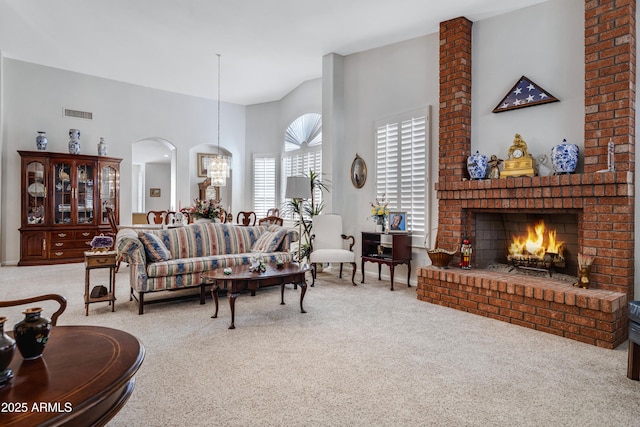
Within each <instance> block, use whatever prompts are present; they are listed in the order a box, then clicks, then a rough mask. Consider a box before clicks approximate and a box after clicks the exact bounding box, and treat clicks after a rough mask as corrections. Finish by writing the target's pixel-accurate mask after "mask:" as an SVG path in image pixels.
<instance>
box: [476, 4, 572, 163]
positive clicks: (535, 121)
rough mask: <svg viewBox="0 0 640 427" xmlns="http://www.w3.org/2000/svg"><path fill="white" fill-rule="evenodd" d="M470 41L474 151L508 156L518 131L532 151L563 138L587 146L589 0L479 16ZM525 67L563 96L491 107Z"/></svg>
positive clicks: (542, 149)
mask: <svg viewBox="0 0 640 427" xmlns="http://www.w3.org/2000/svg"><path fill="white" fill-rule="evenodd" d="M472 42H473V51H472V55H473V56H472V76H473V77H472V79H473V82H472V99H471V106H472V114H471V116H472V119H471V121H472V131H471V148H472V152H475V151H476V150H479V151H480V152H481V153H483V154H485V155H487V156H490V155H492V154H496V155H498V157H500V158H502V159H504V158H506V157H507V150H508V148H509V146H510V145H511V143H512V142H513V137H514V135H515V134H516V133H519V134H521V135H522V138H523V139H524V140H525V141H526V142H527V145H528V148H529V151H530V152H531V153H532V154H533V155H534V157H537V156H538V155H540V154H547V155H550V152H551V148H552V147H553V146H554V145H557V144H560V143H561V142H562V140H563V139H564V138H566V139H567V142H570V143H573V144H577V145H578V146H579V147H580V153H581V154H583V153H584V1H582V0H555V1H549V2H546V3H542V4H539V5H536V6H533V7H529V8H525V9H521V10H518V11H515V12H512V13H509V14H505V15H502V16H497V17H494V18H491V19H486V20H483V21H479V22H475V23H474V24H473V38H472ZM523 75H525V76H527V77H528V78H529V79H531V80H533V81H534V82H535V83H536V84H538V85H539V86H541V87H542V88H544V89H545V90H547V91H549V92H550V93H551V94H553V95H554V96H555V97H556V98H558V99H559V100H560V102H555V103H551V104H543V105H538V106H533V107H527V108H521V109H517V110H511V111H505V112H502V113H492V112H491V111H492V110H493V109H494V108H495V107H496V105H497V104H498V103H499V102H500V101H501V100H502V98H503V97H504V96H505V95H506V94H507V93H508V92H509V90H510V89H511V88H512V87H513V85H515V84H516V83H517V81H518V80H519V79H520V77H521V76H523ZM580 159H581V160H580V162H579V164H578V168H579V171H580V172H581V171H582V170H583V169H582V168H583V161H582V155H581V156H580Z"/></svg>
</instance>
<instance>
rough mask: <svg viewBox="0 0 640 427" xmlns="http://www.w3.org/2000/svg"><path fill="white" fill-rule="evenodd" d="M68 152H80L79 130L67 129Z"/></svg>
mask: <svg viewBox="0 0 640 427" xmlns="http://www.w3.org/2000/svg"><path fill="white" fill-rule="evenodd" d="M69 154H80V131H79V130H78V129H69Z"/></svg>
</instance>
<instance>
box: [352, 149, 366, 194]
mask: <svg viewBox="0 0 640 427" xmlns="http://www.w3.org/2000/svg"><path fill="white" fill-rule="evenodd" d="M365 182H367V164H366V163H365V162H364V159H363V158H362V157H360V156H359V155H358V154H356V158H355V159H353V162H352V163H351V183H352V184H353V186H354V187H356V188H362V187H363V186H364V183H365Z"/></svg>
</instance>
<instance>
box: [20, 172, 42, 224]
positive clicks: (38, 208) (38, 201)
mask: <svg viewBox="0 0 640 427" xmlns="http://www.w3.org/2000/svg"><path fill="white" fill-rule="evenodd" d="M26 174H27V176H26V178H27V179H26V186H27V188H26V190H27V191H26V194H27V209H26V215H27V218H26V221H23V224H25V223H26V224H44V223H45V222H46V217H45V215H46V212H45V198H46V193H47V191H46V190H47V188H46V186H45V180H44V163H42V162H39V161H33V162H29V163H28V164H27V167H26Z"/></svg>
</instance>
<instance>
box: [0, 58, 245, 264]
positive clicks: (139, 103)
mask: <svg viewBox="0 0 640 427" xmlns="http://www.w3.org/2000/svg"><path fill="white" fill-rule="evenodd" d="M2 75H3V78H4V85H3V86H2V88H3V93H2V99H3V102H4V109H3V111H2V112H3V120H4V123H5V127H4V133H3V138H4V141H5V143H4V145H3V146H2V175H1V177H0V182H1V184H2V189H3V193H2V198H1V201H0V204H1V205H2V210H1V211H0V221H1V224H0V233H1V234H2V237H3V238H2V243H1V245H2V246H1V255H0V256H1V258H0V259H1V261H2V263H3V264H14V263H17V261H18V259H19V250H20V243H19V232H18V228H19V227H20V218H19V206H20V188H19V185H18V184H17V183H18V182H20V181H19V180H20V158H19V156H18V153H17V150H35V137H36V131H38V130H44V131H46V132H47V136H48V139H49V146H48V148H47V150H48V151H55V152H67V151H68V150H67V142H68V136H67V134H68V130H69V128H77V129H80V130H81V132H82V136H81V138H80V142H81V145H82V153H87V154H96V153H97V148H96V144H97V143H98V141H99V138H100V137H101V136H103V137H105V138H106V140H107V141H108V143H109V155H110V156H113V157H119V158H122V159H123V161H122V164H121V180H120V195H121V197H120V203H121V209H120V218H121V221H122V222H123V223H126V222H129V221H130V218H131V194H130V193H131V188H132V187H131V174H132V168H131V143H132V142H133V141H136V140H139V139H142V138H160V139H166V140H168V141H171V143H172V144H174V145H175V146H176V147H177V150H176V151H177V168H178V170H179V171H180V173H179V174H178V177H177V194H178V198H179V199H181V200H183V201H184V200H191V199H193V198H194V197H196V196H197V194H198V193H197V191H198V187H197V185H192V181H191V179H190V177H191V176H192V175H194V176H195V175H196V174H197V169H196V162H195V159H193V158H192V157H191V156H190V148H191V147H194V146H196V145H199V144H204V143H211V142H213V143H216V142H217V137H216V132H217V109H216V108H217V102H216V100H211V99H205V98H198V97H192V96H186V95H180V94H176V93H171V92H166V91H160V90H155V89H150V88H145V87H141V86H135V85H131V84H126V83H121V82H116V81H112V80H107V79H102V78H99V77H93V76H88V75H84V74H79V73H73V72H68V71H64V70H60V69H55V68H50V67H45V66H41V65H36V64H32V63H27V62H22V61H16V60H13V59H7V58H5V59H4V61H3V67H2ZM63 107H64V108H71V109H77V110H83V111H91V112H93V113H94V119H93V120H82V119H73V118H65V117H63V115H62V108H63ZM221 122H222V126H221V147H223V148H226V149H227V150H228V151H229V152H230V153H231V155H232V156H233V165H232V170H233V173H234V176H232V179H233V182H234V183H239V184H240V185H244V182H245V179H244V176H243V173H244V168H241V164H242V161H241V159H244V156H245V149H244V136H245V107H244V106H239V105H234V104H228V103H224V102H223V103H222V114H221ZM241 171H242V172H241ZM236 174H237V177H236ZM238 193H240V192H238ZM233 197H234V198H235V197H236V194H233ZM238 197H240V194H238ZM232 204H234V205H235V204H236V203H232ZM238 205H240V202H238Z"/></svg>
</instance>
